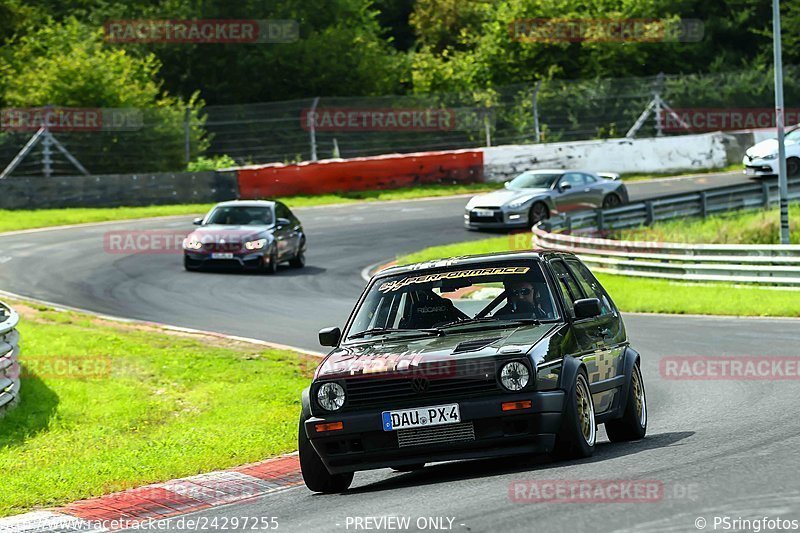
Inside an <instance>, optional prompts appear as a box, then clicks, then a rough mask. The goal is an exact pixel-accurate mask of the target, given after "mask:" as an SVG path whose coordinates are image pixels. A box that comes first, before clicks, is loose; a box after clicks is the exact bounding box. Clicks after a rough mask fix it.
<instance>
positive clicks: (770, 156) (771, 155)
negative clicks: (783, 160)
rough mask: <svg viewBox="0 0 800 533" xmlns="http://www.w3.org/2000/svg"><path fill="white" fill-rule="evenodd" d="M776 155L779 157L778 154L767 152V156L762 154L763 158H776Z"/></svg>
mask: <svg viewBox="0 0 800 533" xmlns="http://www.w3.org/2000/svg"><path fill="white" fill-rule="evenodd" d="M776 157H778V154H767V155H765V156H762V157H761V159H775V158H776ZM756 159H758V158H756Z"/></svg>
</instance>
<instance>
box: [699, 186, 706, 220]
mask: <svg viewBox="0 0 800 533" xmlns="http://www.w3.org/2000/svg"><path fill="white" fill-rule="evenodd" d="M700 214H701V215H702V217H703V218H706V216H708V194H706V192H705V191H703V192H701V193H700Z"/></svg>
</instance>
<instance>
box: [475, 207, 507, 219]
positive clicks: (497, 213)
mask: <svg viewBox="0 0 800 533" xmlns="http://www.w3.org/2000/svg"><path fill="white" fill-rule="evenodd" d="M476 209H486V210H491V211H493V212H494V215H493V216H491V217H479V216H478V215H476V214H475V212H474V211H470V212H469V221H470V222H502V221H503V212H502V211H500V210H499V209H497V208H496V207H476Z"/></svg>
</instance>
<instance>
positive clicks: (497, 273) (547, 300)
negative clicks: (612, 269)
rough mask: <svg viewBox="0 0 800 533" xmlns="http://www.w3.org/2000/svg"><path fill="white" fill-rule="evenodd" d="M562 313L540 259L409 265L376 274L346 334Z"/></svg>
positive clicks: (491, 323)
mask: <svg viewBox="0 0 800 533" xmlns="http://www.w3.org/2000/svg"><path fill="white" fill-rule="evenodd" d="M558 319H559V313H558V308H557V306H556V303H555V300H554V298H553V294H552V293H551V291H550V288H549V286H548V284H547V281H546V279H545V277H544V273H543V271H542V267H541V264H540V263H539V262H538V261H532V260H526V261H506V262H498V263H492V264H480V265H473V266H463V265H459V266H453V267H451V268H446V269H435V270H430V271H427V272H420V271H411V272H407V273H404V274H398V275H396V276H391V277H387V278H382V279H380V280H377V281H376V282H375V283H373V284H372V286H371V287H370V289H369V292H368V293H367V295H366V297H365V298H364V299H363V301H362V303H361V305H360V307H359V309H358V311H357V313H356V315H355V318H354V319H353V323H352V324H351V326H350V328H349V330H348V332H347V335H346V337H347V339H348V340H353V339H359V338H370V337H374V336H378V335H401V334H415V335H417V334H419V335H423V334H424V335H428V334H430V335H433V334H446V332H447V331H449V330H450V329H453V328H460V327H466V326H478V327H483V328H493V327H506V326H509V325H515V324H521V325H522V324H525V323H537V322H548V321H554V320H558Z"/></svg>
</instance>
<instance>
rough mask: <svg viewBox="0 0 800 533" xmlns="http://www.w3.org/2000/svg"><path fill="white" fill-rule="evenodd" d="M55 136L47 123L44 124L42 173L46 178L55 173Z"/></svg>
mask: <svg viewBox="0 0 800 533" xmlns="http://www.w3.org/2000/svg"><path fill="white" fill-rule="evenodd" d="M52 147H53V137H52V133H50V130H49V129H47V125H46V124H45V126H44V136H43V137H42V174H44V177H45V178H49V177H50V176H52V175H53V158H52V157H51V156H52V155H53V150H52Z"/></svg>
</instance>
